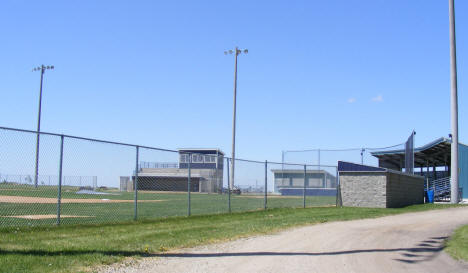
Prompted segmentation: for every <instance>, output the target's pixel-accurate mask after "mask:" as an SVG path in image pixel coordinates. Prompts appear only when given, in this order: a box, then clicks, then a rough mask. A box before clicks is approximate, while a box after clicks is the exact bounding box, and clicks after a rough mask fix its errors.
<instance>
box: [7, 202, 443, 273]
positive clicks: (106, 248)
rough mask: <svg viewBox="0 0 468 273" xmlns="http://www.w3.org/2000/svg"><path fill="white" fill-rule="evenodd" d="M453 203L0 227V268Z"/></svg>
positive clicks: (77, 265)
mask: <svg viewBox="0 0 468 273" xmlns="http://www.w3.org/2000/svg"><path fill="white" fill-rule="evenodd" d="M447 207H452V206H451V205H430V204H428V205H417V206H410V207H406V208H402V209H371V208H335V207H324V208H306V209H294V208H280V209H269V210H266V211H255V212H244V213H232V214H217V215H204V216H194V217H190V218H188V217H174V218H168V219H159V220H152V221H138V222H128V223H119V224H100V225H82V226H60V227H56V226H55V227H54V226H52V227H32V228H31V227H29V228H4V229H0V242H1V243H0V254H1V255H0V272H80V271H89V270H90V268H93V267H95V266H99V265H102V264H110V263H115V262H118V261H122V260H123V259H125V258H138V257H144V256H151V255H152V254H157V253H161V252H164V251H167V250H169V249H173V248H180V247H191V246H196V245H200V244H206V243H211V242H217V241H224V240H229V239H235V238H238V237H243V236H248V235H253V234H263V233H269V232H274V231H278V230H282V229H285V228H289V227H292V226H300V225H306V224H314V223H323V222H329V221H339V220H352V219H362V218H372V217H379V216H385V215H393V214H399V213H406V212H416V211H423V210H430V209H439V208H447Z"/></svg>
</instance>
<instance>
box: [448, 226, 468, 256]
mask: <svg viewBox="0 0 468 273" xmlns="http://www.w3.org/2000/svg"><path fill="white" fill-rule="evenodd" d="M445 250H446V251H447V252H448V253H449V254H450V255H451V256H452V257H454V258H455V259H459V260H465V261H467V262H468V225H467V226H463V227H460V228H458V229H457V230H455V232H454V234H453V235H452V237H451V238H450V240H449V241H448V242H447V245H446V248H445Z"/></svg>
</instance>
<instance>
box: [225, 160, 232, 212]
mask: <svg viewBox="0 0 468 273" xmlns="http://www.w3.org/2000/svg"><path fill="white" fill-rule="evenodd" d="M226 162H227V165H226V170H227V185H228V212H229V213H231V183H230V181H229V179H230V178H229V157H226Z"/></svg>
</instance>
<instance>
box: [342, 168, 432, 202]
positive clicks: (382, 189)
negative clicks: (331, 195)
mask: <svg viewBox="0 0 468 273" xmlns="http://www.w3.org/2000/svg"><path fill="white" fill-rule="evenodd" d="M340 188H341V198H342V204H343V206H348V207H371V208H397V207H403V206H407V205H412V204H422V203H423V202H424V178H423V177H419V176H416V175H408V174H405V173H401V172H397V171H392V170H385V171H378V172H376V171H370V172H366V171H360V172H352V171H350V172H347V171H346V172H340Z"/></svg>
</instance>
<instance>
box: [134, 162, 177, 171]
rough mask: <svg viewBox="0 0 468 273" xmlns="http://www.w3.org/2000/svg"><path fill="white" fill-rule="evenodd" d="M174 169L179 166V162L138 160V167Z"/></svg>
mask: <svg viewBox="0 0 468 273" xmlns="http://www.w3.org/2000/svg"><path fill="white" fill-rule="evenodd" d="M143 168H146V169H150V168H153V169H176V168H179V163H177V162H140V163H139V169H143Z"/></svg>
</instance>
